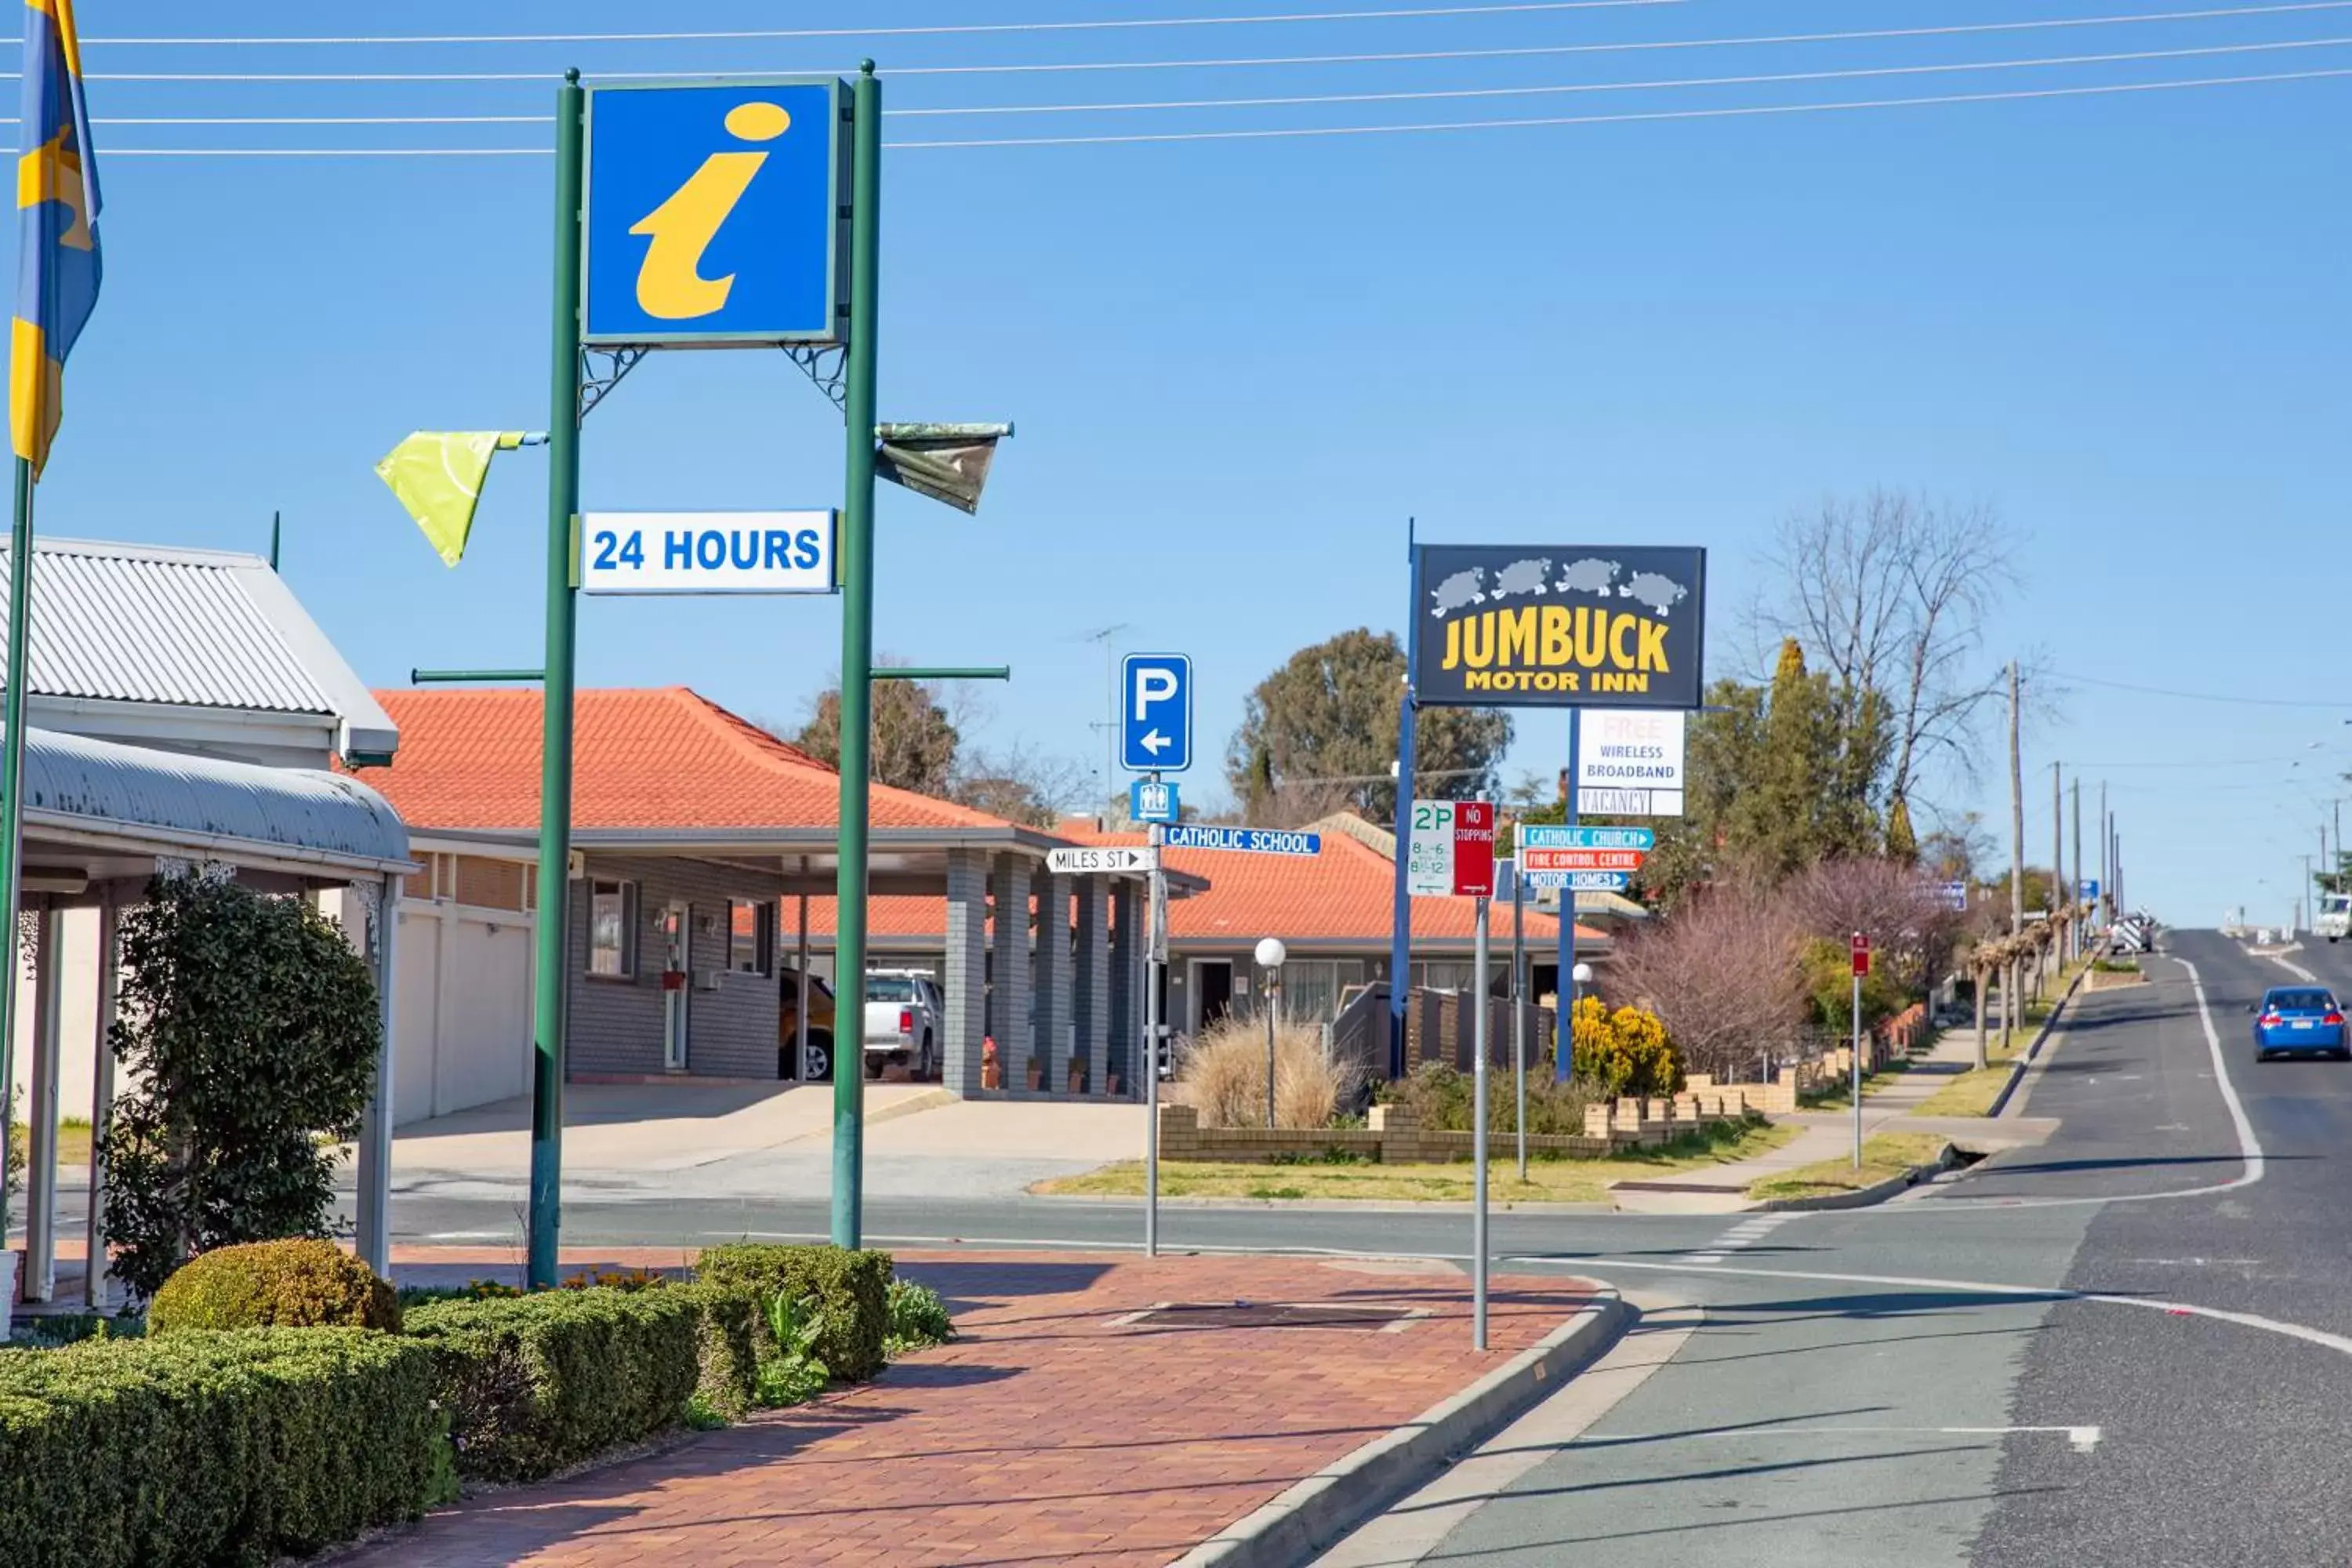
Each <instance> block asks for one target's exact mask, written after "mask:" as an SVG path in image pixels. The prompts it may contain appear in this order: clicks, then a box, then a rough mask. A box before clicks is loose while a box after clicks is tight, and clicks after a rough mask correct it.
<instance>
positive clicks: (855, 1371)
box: [694, 1242, 890, 1383]
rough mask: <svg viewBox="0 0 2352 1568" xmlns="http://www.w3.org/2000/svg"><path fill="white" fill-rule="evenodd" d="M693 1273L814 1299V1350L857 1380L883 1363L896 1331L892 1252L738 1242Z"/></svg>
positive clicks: (712, 1253) (839, 1373) (766, 1293)
mask: <svg viewBox="0 0 2352 1568" xmlns="http://www.w3.org/2000/svg"><path fill="white" fill-rule="evenodd" d="M694 1272H695V1277H696V1278H697V1279H700V1280H702V1281H703V1282H704V1283H706V1284H711V1285H733V1286H738V1287H740V1288H742V1289H749V1290H751V1291H753V1292H755V1293H756V1294H757V1295H758V1296H759V1298H760V1300H761V1301H763V1302H765V1301H767V1300H770V1299H771V1298H773V1297H776V1296H782V1297H785V1298H787V1299H788V1300H793V1301H799V1300H803V1298H814V1300H815V1302H816V1342H815V1352H816V1356H817V1359H818V1360H820V1361H822V1362H824V1364H825V1365H826V1366H827V1367H829V1368H831V1369H832V1373H833V1375H834V1376H835V1377H842V1378H847V1379H849V1380H850V1381H851V1382H853V1383H858V1382H863V1381H865V1380H866V1378H869V1377H872V1376H873V1375H874V1374H875V1373H877V1372H880V1371H881V1370H882V1363H883V1356H884V1349H883V1344H884V1341H885V1340H886V1339H887V1338H888V1336H889V1331H890V1255H889V1254H888V1253H887V1252H873V1251H862V1252H850V1251H845V1250H844V1249H843V1248H841V1247H782V1246H776V1245H772V1244H768V1243H760V1242H738V1243H735V1244H733V1245H730V1246H727V1247H711V1248H710V1249H709V1251H707V1252H705V1253H704V1254H703V1255H702V1258H701V1261H700V1262H698V1263H697V1264H696V1265H695V1270H694ZM770 1342H771V1343H772V1342H773V1337H772V1336H771V1337H770Z"/></svg>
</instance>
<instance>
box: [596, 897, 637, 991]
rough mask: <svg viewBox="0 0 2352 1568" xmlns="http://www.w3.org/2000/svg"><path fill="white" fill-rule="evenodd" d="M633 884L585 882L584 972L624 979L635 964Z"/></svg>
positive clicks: (635, 900)
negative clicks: (586, 961) (586, 957)
mask: <svg viewBox="0 0 2352 1568" xmlns="http://www.w3.org/2000/svg"><path fill="white" fill-rule="evenodd" d="M636 937H637V887H636V884H635V883H634V882H605V881H591V882H590V883H589V884H588V973H591V974H603V975H609V976H611V977H613V978H614V979H620V980H626V979H627V978H629V977H630V976H631V975H633V974H635V973H636V968H637V941H636Z"/></svg>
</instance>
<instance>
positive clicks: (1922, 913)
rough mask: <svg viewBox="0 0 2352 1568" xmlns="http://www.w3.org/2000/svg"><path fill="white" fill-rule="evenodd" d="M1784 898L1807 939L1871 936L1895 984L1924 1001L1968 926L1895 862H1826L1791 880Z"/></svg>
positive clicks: (1924, 883)
mask: <svg viewBox="0 0 2352 1568" xmlns="http://www.w3.org/2000/svg"><path fill="white" fill-rule="evenodd" d="M1788 895H1789V899H1790V905H1791V908H1792V910H1793V911H1794V913H1795V917H1796V920H1797V923H1798V926H1799V928H1800V929H1801V931H1803V933H1804V934H1805V935H1807V936H1812V937H1822V938H1825V939H1827V940H1829V941H1832V942H1841V943H1842V942H1844V941H1845V940H1846V939H1847V938H1848V937H1850V936H1852V935H1853V933H1854V932H1855V931H1864V932H1866V933H1868V935H1869V937H1870V939H1871V942H1872V944H1873V945H1874V947H1875V948H1876V949H1877V952H1878V961H1879V962H1880V963H1884V964H1885V965H1886V966H1887V971H1888V973H1890V974H1891V975H1892V976H1893V977H1894V980H1895V984H1897V985H1898V986H1900V987H1901V988H1902V989H1904V990H1906V991H1911V992H1917V993H1921V994H1925V993H1926V992H1927V990H1928V989H1929V988H1930V987H1931V986H1932V985H1933V984H1935V982H1936V979H1937V975H1938V974H1940V973H1942V972H1943V969H1944V967H1945V965H1946V963H1948V960H1949V959H1950V957H1951V953H1952V949H1953V947H1954V946H1955V945H1956V943H1957V942H1958V938H1959V935H1960V932H1961V931H1962V930H1963V929H1964V928H1965V926H1966V925H1967V923H1968V916H1967V915H1966V913H1964V912H1963V911H1961V910H1955V909H1953V908H1952V907H1951V906H1950V905H1949V904H1948V903H1946V902H1945V901H1944V900H1943V898H1942V896H1941V894H1940V892H1939V890H1938V889H1936V888H1935V887H1934V886H1933V885H1932V884H1930V883H1929V882H1927V880H1926V879H1923V878H1922V877H1921V876H1920V874H1919V872H1918V871H1917V870H1916V869H1914V868H1911V867H1908V866H1904V865H1899V864H1897V863H1896V862H1895V861H1892V860H1874V859H1864V858H1846V859H1841V860H1824V861H1822V863H1821V864H1819V865H1817V866H1814V867H1812V868H1810V869H1808V870H1806V871H1805V872H1804V873H1802V874H1801V875H1800V876H1799V877H1797V878H1796V879H1794V880H1793V881H1791V882H1790V885H1789V888H1788Z"/></svg>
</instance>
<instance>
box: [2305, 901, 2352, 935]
mask: <svg viewBox="0 0 2352 1568" xmlns="http://www.w3.org/2000/svg"><path fill="white" fill-rule="evenodd" d="M2311 929H2312V930H2313V931H2315V932H2317V933H2318V934H2319V935H2321V936H2324V937H2326V939H2327V940H2328V941H2330V942H2340V941H2342V940H2343V939H2344V938H2346V937H2347V936H2352V893H2322V894H2320V895H2319V918H2318V919H2316V920H2315V921H2312V922H2311Z"/></svg>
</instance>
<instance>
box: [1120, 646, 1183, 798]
mask: <svg viewBox="0 0 2352 1568" xmlns="http://www.w3.org/2000/svg"><path fill="white" fill-rule="evenodd" d="M1118 732H1119V742H1118V765H1119V766H1121V767H1123V768H1126V769H1129V771H1131V772H1134V773H1182V772H1183V771H1184V770H1185V769H1187V768H1189V767H1191V766H1192V657H1191V656H1190V655H1189V654H1181V653H1131V654H1129V655H1128V656H1127V658H1126V659H1125V661H1124V662H1123V663H1122V664H1121V665H1120V667H1119V714H1118Z"/></svg>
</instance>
